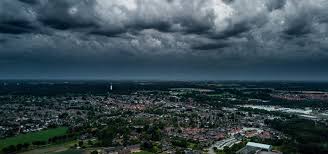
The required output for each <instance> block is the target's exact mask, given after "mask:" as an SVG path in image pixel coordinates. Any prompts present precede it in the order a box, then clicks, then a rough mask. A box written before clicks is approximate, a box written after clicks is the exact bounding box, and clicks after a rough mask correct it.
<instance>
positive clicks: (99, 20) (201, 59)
mask: <svg viewBox="0 0 328 154" xmlns="http://www.w3.org/2000/svg"><path fill="white" fill-rule="evenodd" d="M327 9H328V1H326V0H311V1H309V0H253V1H252V2H250V1H249V0H188V1H186V0H124V1H122V0H2V1H0V63H1V66H0V68H1V69H0V73H1V74H5V76H3V77H10V76H11V74H13V75H12V76H17V74H19V73H17V72H19V71H21V70H22V69H24V70H31V71H30V74H31V77H32V76H33V75H35V76H38V75H41V76H42V75H44V76H51V75H50V74H51V71H44V70H46V69H51V70H54V71H53V74H62V75H63V76H65V74H66V75H67V74H68V76H74V72H76V74H83V73H82V72H83V71H85V72H89V73H90V72H94V73H97V72H98V74H100V75H99V76H101V75H102V76H103V77H106V76H108V77H110V72H112V71H116V72H118V73H120V74H124V75H128V74H129V72H130V74H131V75H139V76H147V75H145V74H147V73H148V75H149V76H152V75H153V76H161V75H163V74H166V73H165V72H169V73H171V74H173V75H172V76H173V78H174V74H175V75H176V76H179V77H183V76H195V78H197V76H196V75H195V74H198V75H199V74H202V75H199V76H202V77H203V78H210V79H216V78H220V76H223V78H229V77H228V76H229V74H231V76H236V75H238V74H240V72H244V73H245V74H248V75H245V77H247V76H251V75H254V76H256V75H258V74H261V72H270V71H272V72H277V73H273V74H279V72H282V73H283V75H284V76H286V78H288V77H290V76H295V75H296V76H297V74H306V73H304V72H312V74H314V75H317V76H319V77H321V78H324V77H327V73H326V72H328V71H326V70H325V68H322V67H321V68H316V69H304V70H302V69H299V67H304V68H305V66H306V68H314V67H318V66H322V65H323V64H325V63H326V62H325V60H327V59H328V52H327V44H328V11H326V10H327ZM327 64H328V63H327ZM284 66H285V67H284ZM276 67H279V68H280V69H281V70H279V69H276ZM83 68H84V69H83ZM96 68H97V69H96ZM38 70H39V71H38ZM40 70H43V71H40ZM138 70H139V71H138ZM245 70H249V72H247V71H246V72H245ZM292 70H294V71H295V73H294V74H289V73H288V72H293V71H292ZM68 72H70V73H68ZM49 73H50V74H49ZM53 74H52V75H53ZM91 74H92V73H91ZM260 76H261V75H260ZM241 78H242V77H241ZM263 78H266V76H264V77H263ZM304 78H309V77H308V76H304Z"/></svg>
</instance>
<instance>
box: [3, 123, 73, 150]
mask: <svg viewBox="0 0 328 154" xmlns="http://www.w3.org/2000/svg"><path fill="white" fill-rule="evenodd" d="M67 130H68V128H66V127H60V128H54V129H47V130H43V131H39V132H33V133H28V134H20V135H18V136H15V137H9V138H5V139H1V140H0V149H3V148H4V147H7V146H10V145H17V144H24V143H31V142H33V141H48V139H49V138H51V137H54V136H60V135H65V134H66V132H67Z"/></svg>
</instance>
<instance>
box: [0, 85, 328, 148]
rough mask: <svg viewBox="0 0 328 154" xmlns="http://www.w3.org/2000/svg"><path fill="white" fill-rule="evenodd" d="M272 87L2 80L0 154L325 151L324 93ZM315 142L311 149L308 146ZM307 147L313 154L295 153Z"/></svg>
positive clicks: (327, 113) (320, 89) (327, 118)
mask: <svg viewBox="0 0 328 154" xmlns="http://www.w3.org/2000/svg"><path fill="white" fill-rule="evenodd" d="M277 84H280V83H244V82H242V83H239V82H237V83H217V82H118V81H117V82H106V81H103V82H96V83H93V82H91V83H90V82H87V81H86V82H61V81H56V82H50V81H47V82H35V81H33V82H32V81H23V82H22V81H19V82H16V81H15V82H14V81H9V82H6V81H3V82H2V84H1V95H0V104H1V106H0V137H1V139H0V149H2V153H59V154H60V153H63V152H72V153H74V152H75V153H92V154H95V153H104V154H108V153H110V154H113V153H124V154H125V153H188V154H192V153H195V154H201V153H208V154H230V153H255V152H256V151H262V153H265V151H267V152H268V151H269V152H270V153H272V154H274V153H277V154H281V153H311V152H314V153H318V152H319V153H320V152H324V151H325V150H327V148H324V146H323V145H322V141H327V140H325V139H328V137H327V135H326V134H322V133H323V132H318V131H319V130H322V131H324V130H327V126H328V103H327V101H328V97H327V94H328V92H325V91H327V90H328V86H327V84H323V86H321V87H317V89H316V91H314V90H313V88H312V87H308V85H303V84H300V83H291V85H294V84H297V85H299V88H297V89H294V90H293V91H290V90H284V89H278V88H276V87H277ZM302 86H303V87H302ZM326 86H327V87H326ZM44 87H46V88H45V90H44ZM85 87H87V88H85ZM287 88H288V89H291V88H292V86H290V87H288V86H287ZM326 88H327V89H326ZM45 91H46V92H45ZM281 102H284V103H281ZM277 122H279V124H281V125H284V127H281V128H279V127H278V126H277V124H276V123H277ZM293 122H294V123H296V122H299V127H300V128H298V127H297V125H298V123H296V124H295V125H294V126H293V129H300V132H303V133H305V134H309V135H307V136H295V134H290V132H289V131H290V130H289V129H288V127H291V126H289V124H290V123H293ZM302 125H306V126H302ZM303 127H306V128H307V127H311V128H313V130H314V131H311V130H307V129H305V130H302V128H303ZM294 133H297V132H294ZM321 135H323V136H321ZM317 136H320V139H318V140H319V141H317V140H316V139H313V138H315V137H317ZM309 138H311V139H313V140H311V142H310V143H311V144H313V145H315V146H313V148H310V149H309V147H307V148H306V149H305V148H302V146H303V145H305V144H309V143H307V142H308V140H307V139H309ZM267 146H270V148H268V147H267ZM249 147H252V148H249ZM254 147H255V149H254ZM263 147H265V148H263ZM249 149H251V150H249ZM263 150H264V151H263ZM320 150H321V151H320Z"/></svg>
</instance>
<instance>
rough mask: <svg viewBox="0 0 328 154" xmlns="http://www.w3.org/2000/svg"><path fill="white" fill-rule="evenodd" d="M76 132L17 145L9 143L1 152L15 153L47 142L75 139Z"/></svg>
mask: <svg viewBox="0 0 328 154" xmlns="http://www.w3.org/2000/svg"><path fill="white" fill-rule="evenodd" d="M77 135H78V134H76V133H70V134H66V135H60V136H54V137H51V138H49V139H48V141H44V140H40V141H33V142H30V143H28V142H27V143H24V144H17V145H10V146H7V147H5V148H3V149H2V152H3V153H17V152H21V151H26V150H29V149H30V148H31V147H33V148H36V147H39V146H44V145H48V144H57V143H64V142H67V141H71V140H75V139H76V138H77Z"/></svg>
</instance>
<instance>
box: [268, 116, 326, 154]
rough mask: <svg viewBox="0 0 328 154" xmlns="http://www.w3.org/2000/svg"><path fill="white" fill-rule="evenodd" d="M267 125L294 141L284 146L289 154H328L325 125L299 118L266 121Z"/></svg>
mask: <svg viewBox="0 0 328 154" xmlns="http://www.w3.org/2000/svg"><path fill="white" fill-rule="evenodd" d="M265 123H266V124H267V125H269V126H270V127H272V128H274V129H276V130H278V131H281V132H283V133H284V134H287V135H288V136H289V137H290V138H291V139H292V141H293V142H290V143H289V144H287V145H284V147H285V150H286V151H288V153H304V154H317V153H328V147H327V146H326V145H327V144H328V133H327V132H328V126H327V124H325V123H320V122H315V121H311V120H305V119H299V118H292V119H289V120H280V119H275V120H266V121H265Z"/></svg>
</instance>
